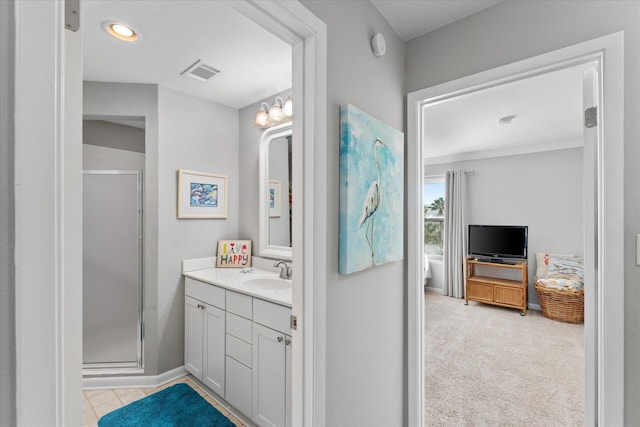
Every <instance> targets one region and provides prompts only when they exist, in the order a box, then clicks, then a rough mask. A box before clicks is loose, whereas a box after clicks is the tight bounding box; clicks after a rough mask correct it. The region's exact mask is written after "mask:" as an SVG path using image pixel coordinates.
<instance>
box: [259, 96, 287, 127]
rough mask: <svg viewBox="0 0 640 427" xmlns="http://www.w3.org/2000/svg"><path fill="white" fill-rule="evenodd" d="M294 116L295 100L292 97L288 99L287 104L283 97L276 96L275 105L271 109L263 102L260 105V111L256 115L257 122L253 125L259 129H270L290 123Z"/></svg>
mask: <svg viewBox="0 0 640 427" xmlns="http://www.w3.org/2000/svg"><path fill="white" fill-rule="evenodd" d="M292 115H293V100H292V99H291V96H289V98H287V101H286V102H285V101H284V100H283V99H282V97H280V96H276V99H274V101H273V104H272V105H271V107H269V104H267V103H266V102H263V103H262V104H260V110H258V113H257V114H256V120H255V122H254V123H253V124H254V125H255V126H256V127H259V128H263V129H264V128H268V127H271V126H273V125H277V124H280V123H284V122H288V121H289V120H291V116H292Z"/></svg>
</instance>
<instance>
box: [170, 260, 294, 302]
mask: <svg viewBox="0 0 640 427" xmlns="http://www.w3.org/2000/svg"><path fill="white" fill-rule="evenodd" d="M183 265H185V264H184V263H183ZM242 270H243V269H240V268H215V267H208V268H202V269H198V270H188V271H187V269H186V268H184V267H183V272H182V274H183V275H184V276H185V277H190V278H192V279H195V280H199V281H201V282H205V283H209V284H211V285H216V286H219V287H221V288H225V289H229V290H230V291H234V292H239V293H242V294H245V295H249V296H252V297H255V298H259V299H262V300H265V301H269V302H273V303H276V304H280V305H284V306H287V307H291V301H292V291H291V289H292V288H291V287H289V288H286V289H256V288H255V287H250V286H248V285H247V284H246V283H245V282H246V281H247V279H252V278H273V279H277V278H278V273H275V272H271V271H266V270H258V269H253V271H251V272H249V273H243V272H242Z"/></svg>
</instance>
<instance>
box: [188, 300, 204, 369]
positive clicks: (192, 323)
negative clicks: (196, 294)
mask: <svg viewBox="0 0 640 427" xmlns="http://www.w3.org/2000/svg"><path fill="white" fill-rule="evenodd" d="M202 306H203V304H202V303H201V302H200V301H198V300H196V299H193V298H191V297H187V296H185V298H184V342H185V344H184V367H185V369H186V370H187V371H189V372H191V373H192V374H193V376H194V377H196V378H198V379H199V380H202V350H203V348H204V347H203V339H204V334H203V332H204V331H203V317H204V310H202Z"/></svg>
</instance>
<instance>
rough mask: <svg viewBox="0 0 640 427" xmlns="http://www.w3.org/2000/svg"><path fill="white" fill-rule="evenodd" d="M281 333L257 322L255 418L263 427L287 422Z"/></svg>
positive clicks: (282, 336)
mask: <svg viewBox="0 0 640 427" xmlns="http://www.w3.org/2000/svg"><path fill="white" fill-rule="evenodd" d="M286 337H287V336H286V335H285V334H283V333H281V332H277V331H274V330H273V329H269V328H266V327H264V326H262V325H258V324H256V323H254V325H253V361H252V376H253V387H252V389H253V390H252V391H253V393H252V394H253V399H252V407H253V408H252V411H251V415H252V416H251V418H252V419H253V421H255V422H256V423H257V424H259V425H261V426H277V427H280V426H281V427H284V426H285V425H286V418H287V417H286V411H287V404H286V395H287V390H286V389H287V381H288V378H287V372H286V347H288V346H286V343H285V338H286Z"/></svg>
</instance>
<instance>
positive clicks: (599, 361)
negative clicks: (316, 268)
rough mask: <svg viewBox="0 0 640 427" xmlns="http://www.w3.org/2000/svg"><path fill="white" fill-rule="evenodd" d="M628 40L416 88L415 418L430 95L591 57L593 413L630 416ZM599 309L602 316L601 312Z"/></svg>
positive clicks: (412, 102) (411, 311)
mask: <svg viewBox="0 0 640 427" xmlns="http://www.w3.org/2000/svg"><path fill="white" fill-rule="evenodd" d="M622 47H623V35H622V33H616V34H612V35H608V36H604V37H601V38H598V39H594V40H590V41H587V42H584V43H580V44H577V45H574V46H570V47H567V48H563V49H559V50H556V51H553V52H550V53H546V54H543V55H539V56H536V57H533V58H529V59H525V60H522V61H519V62H515V63H512V64H509V65H505V66H502V67H498V68H494V69H492V70H488V71H484V72H481V73H477V74H474V75H471V76H468V77H464V78H461V79H457V80H453V81H450V82H447V83H443V84H440V85H437V86H433V87H430V88H426V89H422V90H419V91H416V92H412V93H410V94H408V96H407V111H408V114H407V116H408V117H407V121H408V141H409V143H408V144H407V146H408V150H407V158H408V159H410V160H409V161H408V167H407V175H408V176H407V182H408V185H407V187H408V194H407V197H408V199H409V201H410V202H409V203H408V204H409V205H410V206H409V209H408V216H407V220H408V222H409V223H408V242H407V243H408V247H407V250H408V261H407V268H408V280H409V285H410V287H409V291H408V292H407V307H408V310H407V315H408V319H407V325H408V340H409V341H408V356H407V360H408V361H407V363H408V367H407V369H408V378H409V381H408V387H409V389H408V390H407V395H408V423H409V425H422V423H423V422H424V408H423V405H424V384H423V383H421V382H420V381H421V379H422V378H423V377H424V349H423V346H422V339H423V336H424V333H423V327H424V326H423V325H424V322H423V315H424V307H423V300H424V299H423V298H421V297H419V296H421V295H422V286H419V287H418V286H415V284H416V283H422V281H421V280H420V278H421V274H422V263H421V262H420V260H421V258H422V257H421V255H420V254H421V253H422V252H421V251H422V249H421V248H420V245H419V239H420V237H421V235H422V232H423V231H422V225H421V224H422V218H421V217H422V212H421V211H419V210H417V209H416V210H412V209H411V204H412V202H413V201H414V200H412V199H413V198H414V197H415V198H416V199H415V201H417V202H421V200H422V194H421V192H420V191H418V188H417V187H419V186H421V185H422V181H423V167H422V162H421V161H418V160H417V159H422V158H424V156H423V148H422V145H423V144H422V142H421V140H420V135H422V134H423V133H422V132H421V131H422V128H423V124H422V114H421V110H422V108H424V105H425V104H427V103H432V102H435V101H439V100H442V99H445V98H449V97H453V96H457V95H460V94H463V93H469V92H473V91H476V90H480V89H484V88H488V87H493V86H498V85H501V84H504V83H508V82H512V81H516V80H521V79H524V78H527V77H531V76H534V75H540V74H543V73H546V72H550V71H553V70H558V69H562V68H567V67H570V66H573V65H577V64H585V63H596V64H598V66H599V68H600V69H601V70H602V73H601V79H602V80H601V83H602V84H601V87H600V91H601V93H600V95H603V94H606V96H602V97H601V98H600V99H601V100H602V103H601V107H602V108H601V110H602V114H599V116H600V117H599V122H600V127H599V131H600V132H602V138H601V140H600V141H599V147H598V150H597V170H598V172H597V178H598V180H597V185H598V195H597V200H595V206H593V207H592V210H593V211H595V212H596V215H597V216H596V218H597V226H598V230H597V233H598V236H597V239H596V236H595V235H594V234H593V232H590V230H589V225H587V222H588V221H586V220H585V247H587V248H588V246H589V242H591V243H592V245H593V246H594V248H596V246H595V245H597V248H596V256H597V259H596V262H597V266H598V269H597V272H598V276H597V280H596V282H597V296H595V297H594V298H593V301H592V302H589V301H586V302H585V303H586V304H585V336H586V338H587V339H586V345H585V371H586V372H585V388H586V391H585V393H586V396H585V420H586V425H587V426H594V425H623V424H624V410H623V409H624V408H623V405H624V310H621V309H620V307H624V246H623V232H624V205H623V186H624V175H623V168H624V161H623V151H624V146H623V144H624V128H623V121H624V108H623V101H624V91H623V86H624V83H623V82H624V79H623V71H624V63H623V48H622ZM587 151H588V150H585V155H587V154H586V152H587ZM591 160H592V161H591V163H590V164H596V159H591ZM586 161H589V160H588V159H587V160H586ZM585 188H586V186H585ZM586 199H588V197H587V195H585V200H586ZM418 206H420V204H418ZM592 228H593V227H592ZM595 268H596V266H595V265H593V263H592V265H591V266H589V265H587V266H586V270H588V269H593V270H594V271H595ZM605 283H606V284H607V285H606V286H604V284H605ZM411 284H414V285H411ZM589 304H597V306H596V307H592V306H589ZM596 313H597V315H596ZM595 316H597V324H595V322H594V319H593V318H594V317H595ZM590 337H593V338H594V339H595V342H594V343H593V344H594V345H593V346H590V345H589V339H590ZM597 337H599V339H596V338H597ZM414 340H415V341H414ZM414 351H415V352H416V353H417V354H414ZM594 353H595V354H594ZM594 408H597V409H594Z"/></svg>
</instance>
